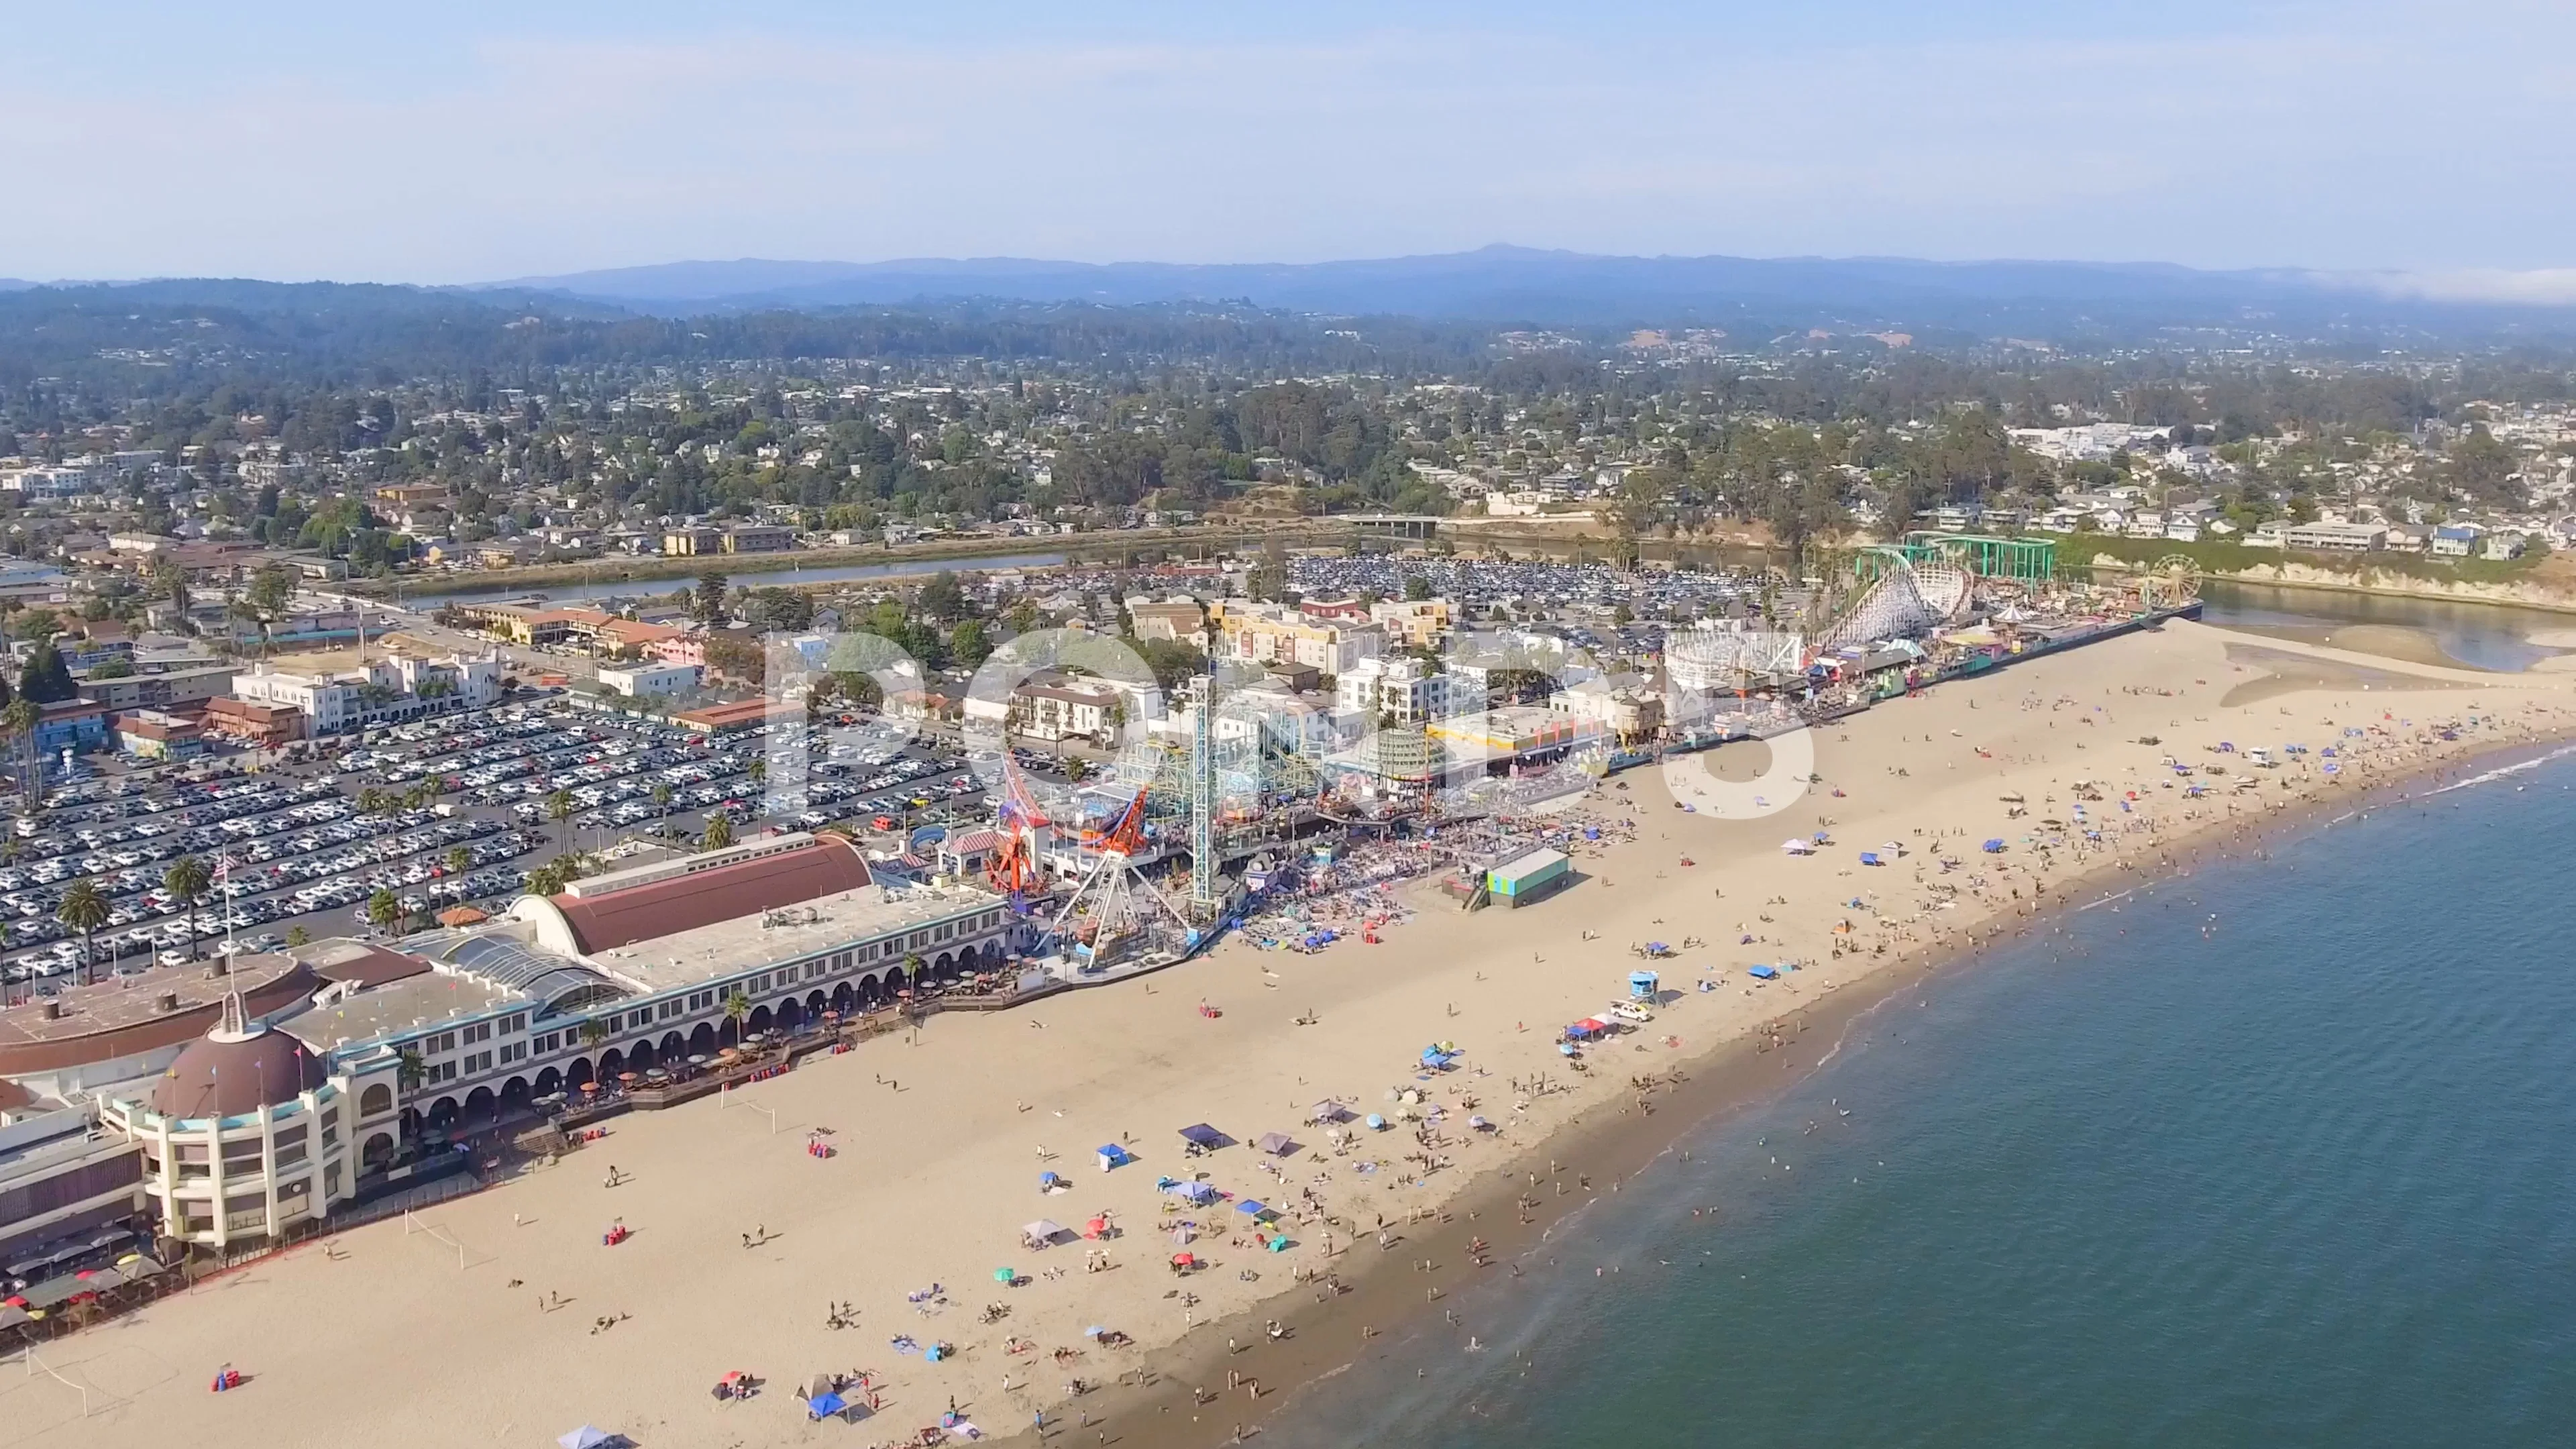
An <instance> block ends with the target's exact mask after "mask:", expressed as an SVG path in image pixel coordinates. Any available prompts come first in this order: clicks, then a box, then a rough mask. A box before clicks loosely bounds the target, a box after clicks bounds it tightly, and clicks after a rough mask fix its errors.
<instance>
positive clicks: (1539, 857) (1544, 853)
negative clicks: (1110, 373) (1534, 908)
mask: <svg viewBox="0 0 2576 1449" xmlns="http://www.w3.org/2000/svg"><path fill="white" fill-rule="evenodd" d="M1573 880H1574V861H1573V860H1572V859H1571V858H1569V857H1568V856H1567V855H1566V854H1565V852H1563V851H1561V850H1533V851H1529V852H1527V853H1525V854H1522V855H1516V856H1514V857H1512V858H1511V859H1510V860H1507V861H1504V862H1503V863H1502V864H1500V865H1498V866H1495V867H1493V868H1492V869H1490V870H1488V871H1486V872H1485V890H1486V892H1487V893H1488V894H1489V895H1491V896H1492V897H1493V899H1494V900H1495V901H1496V902H1497V903H1499V904H1501V905H1506V906H1514V907H1518V906H1526V905H1529V904H1531V903H1532V902H1534V901H1537V900H1540V899H1541V898H1543V897H1545V896H1547V895H1549V894H1550V893H1552V892H1555V891H1558V890H1562V889H1563V888H1565V887H1566V886H1567V885H1570V884H1572V883H1573Z"/></svg>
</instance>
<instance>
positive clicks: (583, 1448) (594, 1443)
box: [555, 1424, 617, 1449]
mask: <svg viewBox="0 0 2576 1449" xmlns="http://www.w3.org/2000/svg"><path fill="white" fill-rule="evenodd" d="M555 1442H556V1443H558V1444H561V1445H562V1446H563V1449H600V1446H601V1445H603V1444H614V1443H616V1442H617V1436H616V1435H614V1434H611V1433H609V1432H608V1431H607V1430H605V1429H602V1428H599V1427H597V1426H595V1425H591V1424H584V1425H582V1426H581V1427H580V1428H578V1429H575V1430H573V1431H572V1432H571V1433H569V1434H557V1435H556V1436H555Z"/></svg>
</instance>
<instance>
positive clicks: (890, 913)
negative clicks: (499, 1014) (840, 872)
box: [591, 884, 1002, 991]
mask: <svg viewBox="0 0 2576 1449" xmlns="http://www.w3.org/2000/svg"><path fill="white" fill-rule="evenodd" d="M1001 901H1002V898H1001V897H1000V896H997V895H995V894H993V893H992V892H990V891H985V890H978V889H975V888H972V887H965V886H957V887H948V888H944V889H930V888H921V887H916V888H912V889H907V890H903V891H889V890H887V889H886V888H885V887H883V886H879V885H873V884H871V885H867V886H863V887H860V888H858V889H856V890H848V891H841V892H838V893H836V894H833V895H828V896H823V897H820V898H818V899H815V900H810V901H806V902H804V903H802V904H800V905H795V906H789V907H786V908H783V909H779V910H772V911H768V912H764V913H762V914H758V915H751V916H739V917H736V918H734V919H731V920H724V921H716V922H713V923H711V924H708V925H703V926H698V927H695V928H693V929H690V930H685V931H680V932H676V933H674V934H672V935H668V936H662V937H658V938H656V939H654V940H650V941H644V942H639V943H637V944H634V945H630V946H619V947H616V948H613V949H610V950H605V951H598V952H594V953H592V956H591V959H592V960H593V961H595V962H597V963H598V964H599V966H600V967H601V969H603V970H605V971H607V972H609V973H610V974H612V975H615V976H617V977H619V978H621V979H624V980H628V981H632V982H634V983H636V984H637V985H638V986H640V987H642V988H643V989H645V990H646V991H662V990H667V989H669V988H671V987H675V986H686V985H689V984H691V983H693V982H699V981H708V980H713V979H715V978H717V977H721V976H729V975H732V974H734V973H735V972H738V971H745V970H750V969H752V968H754V967H759V966H766V965H768V964H770V963H771V962H775V961H784V960H787V959H790V958H792V957H797V956H807V955H812V954H813V953H815V952H817V951H822V950H827V949H829V948H831V947H834V946H839V945H844V944H847V943H849V942H853V941H860V940H866V939H869V938H872V937H876V936H882V935H886V934H889V933H891V932H895V931H902V930H910V929H912V928H914V927H916V926H923V925H928V924H930V923H931V922H934V921H939V920H944V919H946V918H948V917H950V916H956V915H963V914H965V913H967V912H969V911H973V910H977V909H980V908H982V907H986V906H994V905H999V904H1001ZM932 954H933V955H936V954H937V953H935V952H934V953H932Z"/></svg>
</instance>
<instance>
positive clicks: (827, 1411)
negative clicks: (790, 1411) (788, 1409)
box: [805, 1394, 850, 1420]
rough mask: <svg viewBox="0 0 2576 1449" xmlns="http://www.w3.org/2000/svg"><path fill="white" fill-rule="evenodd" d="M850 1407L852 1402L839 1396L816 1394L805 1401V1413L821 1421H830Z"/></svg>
mask: <svg viewBox="0 0 2576 1449" xmlns="http://www.w3.org/2000/svg"><path fill="white" fill-rule="evenodd" d="M849 1406H850V1401H849V1400H847V1399H844V1398H842V1397H841V1396H840V1395H839V1394H816V1395H815V1396H814V1397H812V1398H810V1399H807V1400H806V1401H805V1412H806V1413H808V1414H811V1415H813V1416H814V1417H815V1418H816V1419H818V1420H821V1419H828V1418H830V1417H832V1416H833V1415H834V1414H837V1413H839V1412H841V1411H842V1410H843V1409H846V1408H848V1407H849Z"/></svg>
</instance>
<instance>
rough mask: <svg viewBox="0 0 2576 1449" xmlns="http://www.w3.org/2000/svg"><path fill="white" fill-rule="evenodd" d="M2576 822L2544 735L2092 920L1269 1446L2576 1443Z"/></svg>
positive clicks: (1796, 1102) (1966, 977)
mask: <svg viewBox="0 0 2576 1449" xmlns="http://www.w3.org/2000/svg"><path fill="white" fill-rule="evenodd" d="M2570 841H2576V758H2570V759H2554V760H2551V761H2548V762H2545V763H2542V764H2539V765H2537V766H2535V767H2531V768H2525V769H2519V770H2517V771H2515V772H2513V773H2510V774H2508V775H2505V776H2503V777H2501V778H2495V779H2489V780H2486V781H2484V782H2483V783H2476V784H2470V785H2464V786H2461V787H2458V788H2453V789H2449V790H2447V791H2445V792H2443V793H2439V794H2432V795H2429V796H2425V797H2422V798H2419V799H2418V800H2416V801H2413V802H2411V803H2397V804H2386V805H2383V806H2381V807H2379V808H2376V809H2374V810H2372V811H2371V812H2369V813H2368V814H2367V815H2364V816H2361V817H2359V818H2352V819H2346V820H2343V821H2340V822H2336V823H2333V824H2330V825H2324V826H2320V827H2316V828H2311V829H2310V830H2308V831H2307V832H2306V833H2305V834H2303V835H2300V836H2298V837H2295V838H2291V839H2288V840H2285V841H2283V842H2281V843H2278V844H2276V845H2275V846H2274V847H2273V849H2272V851H2271V858H2270V859H2269V860H2253V859H2237V860H2220V861H2215V862H2212V863H2209V864H2206V865H2204V866H2203V867H2201V868H2200V869H2199V870H2197V871H2196V872H2194V873H2192V874H2191V875H2189V876H2186V877H2183V878H2179V879H2176V880H2172V881H2168V882H2165V883H2163V884H2160V885H2156V886H2153V887H2150V888H2142V889H2141V890H2139V891H2138V892H2137V893H2135V894H2134V895H2132V896H2130V897H2129V898H2127V899H2126V900H2124V901H2121V902H2119V903H2118V904H2117V905H2115V906H2114V905H2105V906H2099V907H2096V908H2094V909H2090V910H2086V911H2082V912H2079V913H2076V914H2074V915H2072V916H2071V917H2069V918H2068V919H2067V920H2066V921H2064V922H2063V924H2062V929H2058V930H2054V931H2051V932H2049V933H2048V934H2044V935H2034V936H2032V937H2028V938H2025V939H2024V940H2022V941H2020V942H2018V943H2015V944H2011V945H2008V946H2006V947H2004V948H2003V949H2001V950H1999V951H1997V952H1995V953H1993V954H1991V955H1990V956H1989V957H1988V958H1987V959H1986V960H1984V961H1981V962H1978V963H1975V964H1972V965H1969V966H1966V967H1962V968H1957V969H1954V970H1952V971H1950V972H1948V973H1946V974H1945V975H1944V976H1943V977H1941V978H1938V979H1936V980H1935V981H1934V982H1933V983H1932V984H1930V985H1929V986H1928V987H1926V988H1925V989H1923V990H1920V991H1909V992H1906V993H1904V994H1903V995H1902V996H1901V997H1899V998H1898V999H1895V1000H1891V1001H1889V1002H1887V1003H1885V1004H1884V1005H1883V1006H1881V1007H1880V1008H1878V1009H1877V1010H1876V1011H1874V1012H1873V1013H1871V1014H1870V1015H1869V1016H1867V1017H1865V1018H1863V1019H1862V1020H1861V1021H1860V1022H1858V1023H1857V1024H1855V1025H1854V1026H1853V1027H1852V1028H1851V1030H1850V1031H1849V1032H1848V1033H1847V1034H1846V1035H1845V1038H1844V1040H1843V1043H1842V1044H1841V1046H1840V1048H1839V1049H1838V1052H1837V1054H1836V1055H1835V1056H1834V1057H1833V1058H1832V1059H1830V1060H1829V1062H1828V1064H1827V1065H1826V1067H1825V1069H1824V1070H1822V1071H1821V1072H1818V1073H1816V1074H1814V1075H1813V1076H1812V1077H1811V1078H1809V1079H1808V1080H1807V1081H1805V1082H1804V1083H1803V1084H1801V1085H1799V1086H1798V1087H1795V1088H1793V1089H1791V1091H1790V1092H1789V1093H1788V1094H1787V1095H1785V1096H1784V1097H1782V1098H1780V1099H1778V1100H1776V1101H1772V1102H1769V1103H1766V1104H1763V1105H1761V1106H1758V1107H1755V1108H1753V1109H1751V1110H1749V1111H1747V1112H1745V1113H1742V1114H1739V1115H1736V1116H1733V1117H1731V1118H1729V1119H1727V1120H1725V1121H1722V1122H1719V1123H1716V1124H1708V1125H1703V1126H1700V1127H1698V1128H1697V1129H1694V1130H1691V1131H1689V1132H1688V1133H1687V1134H1686V1135H1684V1136H1683V1137H1682V1139H1681V1142H1680V1145H1681V1146H1683V1147H1687V1148H1688V1149H1689V1150H1690V1152H1691V1156H1692V1160H1690V1161H1688V1162H1684V1161H1681V1160H1680V1159H1679V1158H1678V1156H1668V1157H1667V1158H1666V1159H1665V1160H1663V1161H1662V1162H1660V1163H1658V1164H1657V1165H1655V1166H1654V1167H1652V1168H1650V1169H1649V1170H1648V1171H1647V1172H1646V1173H1645V1174H1644V1175H1643V1176H1641V1177H1640V1178H1639V1179H1637V1180H1636V1181H1634V1182H1632V1183H1631V1184H1630V1185H1629V1188H1628V1190H1626V1191H1623V1192H1620V1193H1618V1194H1615V1195H1612V1194H1604V1195H1603V1197H1602V1199H1601V1200H1600V1201H1599V1203H1597V1204H1596V1205H1595V1206H1594V1207H1593V1208H1591V1209H1590V1210H1589V1212H1588V1213H1587V1215H1586V1216H1584V1217H1582V1218H1579V1219H1578V1220H1576V1222H1575V1223H1574V1224H1573V1225H1572V1226H1570V1227H1568V1228H1564V1229H1560V1230H1559V1231H1558V1233H1557V1235H1556V1241H1555V1242H1554V1243H1553V1244H1551V1245H1550V1246H1549V1249H1548V1250H1547V1255H1545V1256H1540V1257H1535V1258H1531V1259H1527V1260H1524V1267H1525V1268H1526V1269H1527V1271H1528V1277H1527V1278H1525V1279H1523V1280H1519V1281H1517V1282H1513V1281H1509V1280H1501V1279H1500V1274H1501V1270H1500V1269H1497V1270H1495V1272H1496V1277H1497V1279H1498V1280H1500V1281H1491V1280H1489V1282H1488V1283H1487V1284H1486V1285H1485V1286H1481V1287H1478V1288H1476V1289H1474V1290H1471V1291H1469V1292H1466V1293H1462V1294H1458V1295H1453V1297H1452V1299H1451V1304H1452V1306H1454V1307H1455V1308H1456V1310H1457V1311H1458V1313H1459V1315H1460V1318H1461V1323H1460V1325H1459V1326H1458V1327H1456V1328H1454V1329H1453V1328H1450V1327H1448V1326H1446V1325H1444V1324H1442V1323H1439V1322H1438V1321H1436V1320H1435V1321H1433V1322H1431V1323H1428V1324H1424V1325H1421V1326H1420V1327H1418V1328H1417V1329H1415V1330H1413V1331H1412V1333H1411V1334H1410V1335H1409V1336H1408V1337H1406V1338H1404V1339H1403V1340H1401V1341H1398V1342H1396V1343H1395V1346H1394V1347H1393V1348H1392V1350H1391V1351H1389V1352H1388V1353H1387V1354H1386V1355H1385V1356H1384V1357H1383V1358H1381V1359H1379V1360H1376V1361H1373V1362H1369V1363H1364V1364H1362V1365H1359V1366H1357V1367H1354V1368H1352V1369H1351V1370H1349V1371H1347V1372H1346V1373H1344V1374H1342V1375H1340V1376H1339V1377H1337V1378H1334V1379H1330V1380H1327V1381H1325V1382H1324V1383H1323V1384H1321V1385H1319V1386H1317V1387H1315V1388H1313V1389H1310V1390H1308V1391H1306V1393H1305V1395H1304V1397H1303V1398H1302V1400H1301V1401H1300V1402H1298V1403H1296V1404H1294V1405H1292V1406H1291V1410H1290V1412H1289V1413H1287V1414H1286V1415H1284V1416H1283V1418H1282V1420H1281V1421H1280V1422H1278V1423H1276V1424H1275V1425H1274V1426H1273V1427H1272V1428H1271V1430H1270V1431H1269V1432H1268V1433H1267V1434H1265V1435H1264V1436H1263V1437H1262V1440H1261V1441H1260V1442H1263V1443H1269V1444H1274V1445H1284V1446H1296V1449H1306V1446H1316V1449H1321V1446H1346V1445H1369V1446H1408V1449H1524V1446H1526V1449H1542V1446H1544V1449H1561V1446H1580V1445H1596V1444H1598V1445H1620V1446H1624V1449H1655V1446H1665V1445H1670V1446H1685V1445H1688V1446H1699V1445H1729V1446H1739V1445H1740V1446H1792V1445H1796V1446H1807V1445H1834V1446H1844V1449H1852V1446H1875V1445H1889V1446H1895V1445H1905V1446H1918V1445H1928V1446H1963V1449H1964V1446H2034V1449H2036V1446H2063V1445H2087V1446H2091V1445H2195V1446H2212V1445H2247V1446H2267V1449H2275V1446H2277V1449H2303V1446H2315V1449H2329V1446H2331V1449H2349V1446H2356V1445H2389V1446H2421V1445H2477V1446H2494V1445H2524V1444H2531V1445H2541V1444H2566V1443H2570V1442H2576V893H2571V892H2570V891H2569V890H2568V889H2567V869H2566V866H2565V864H2564V863H2563V862H2564V860H2565V846H2566V843H2567V842H2570ZM1605 969H1607V968H1605ZM1679 1019H1680V1020H1682V1021H1686V1020H1687V1008H1686V1007H1685V1008H1683V1009H1682V1011H1681V1013H1679ZM1845 1110H1848V1111H1849V1113H1850V1115H1849V1116H1844V1115H1842V1113H1843V1112H1844V1111H1845ZM1693 1206H1699V1207H1703V1208H1709V1209H1712V1210H1713V1211H1712V1215H1711V1216H1708V1217H1702V1218H1697V1219H1694V1218H1693V1217H1692V1216H1691V1215H1690V1209H1691V1207H1693ZM1471 1334H1472V1335H1474V1336H1476V1337H1477V1338H1479V1339H1480V1340H1481V1341H1482V1345H1483V1347H1482V1348H1481V1349H1479V1350H1477V1351H1469V1350H1468V1348H1467V1344H1468V1340H1469V1336H1470V1335H1471ZM1390 1337H1392V1335H1391V1336H1390ZM1387 1341H1388V1340H1381V1343H1382V1344H1383V1343H1385V1342H1387Z"/></svg>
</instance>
